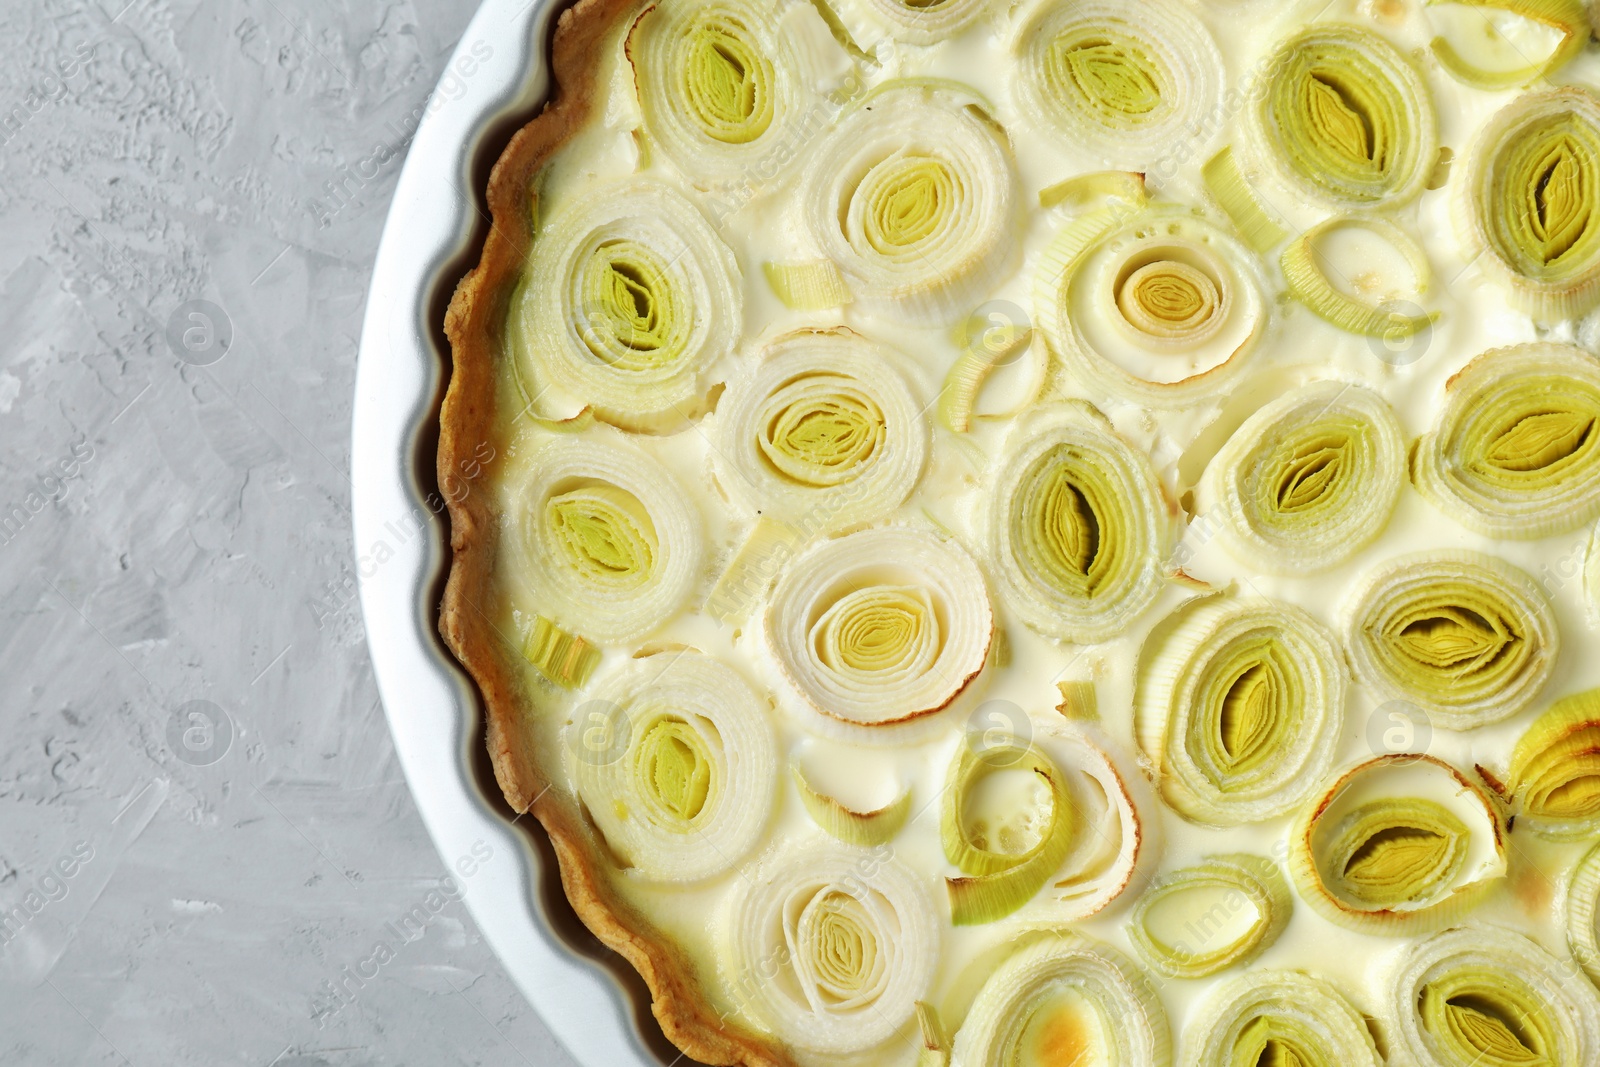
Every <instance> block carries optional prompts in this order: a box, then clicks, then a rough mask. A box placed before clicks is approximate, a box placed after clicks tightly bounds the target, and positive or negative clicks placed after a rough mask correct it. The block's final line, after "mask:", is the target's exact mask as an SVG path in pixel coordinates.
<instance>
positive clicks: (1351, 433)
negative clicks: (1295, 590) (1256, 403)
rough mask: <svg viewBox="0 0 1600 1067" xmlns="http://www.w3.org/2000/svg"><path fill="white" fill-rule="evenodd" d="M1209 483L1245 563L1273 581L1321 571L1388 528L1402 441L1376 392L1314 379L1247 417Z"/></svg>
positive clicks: (1399, 482) (1402, 463)
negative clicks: (1277, 576) (1273, 577)
mask: <svg viewBox="0 0 1600 1067" xmlns="http://www.w3.org/2000/svg"><path fill="white" fill-rule="evenodd" d="M1203 484H1204V485H1205V487H1206V489H1207V491H1208V493H1209V494H1210V496H1211V497H1212V499H1213V500H1215V502H1216V507H1217V511H1218V514H1219V515H1220V516H1221V518H1222V522H1223V527H1222V529H1223V531H1224V541H1223V544H1224V545H1225V546H1226V547H1227V548H1228V550H1229V551H1230V552H1231V553H1232V554H1233V555H1234V557H1235V558H1237V559H1238V560H1239V561H1240V562H1242V563H1249V564H1251V565H1253V566H1255V567H1258V568H1260V569H1262V570H1266V571H1270V572H1272V573H1276V574H1306V573H1313V572H1316V571H1323V570H1327V569H1328V568H1329V567H1333V566H1336V565H1337V564H1339V563H1342V562H1344V561H1345V560H1347V559H1349V558H1350V557H1351V556H1353V555H1355V554H1356V553H1357V552H1359V551H1361V550H1362V549H1363V548H1365V547H1367V545H1369V544H1371V543H1372V542H1373V541H1374V540H1376V539H1377V537H1378V535H1379V534H1381V533H1382V532H1383V530H1384V528H1385V527H1386V526H1387V525H1388V524H1389V518H1390V516H1391V515H1393V514H1394V509H1395V505H1396V504H1398V503H1399V501H1400V493H1401V491H1402V490H1403V489H1404V488H1405V484H1406V452H1405V441H1404V439H1403V437H1402V436H1401V431H1400V423H1399V421H1398V420H1397V419H1396V418H1395V415H1394V412H1393V411H1392V410H1391V409H1390V407H1389V405H1388V404H1387V403H1386V402H1385V401H1384V400H1383V398H1382V397H1380V396H1378V395H1377V394H1376V393H1374V392H1372V391H1371V390H1368V389H1365V388H1363V387H1361V386H1359V385H1349V384H1346V383H1343V382H1314V383H1312V384H1310V385H1307V386H1304V387H1302V388H1300V389H1296V390H1294V391H1293V392H1290V393H1288V394H1286V395H1284V396H1282V397H1279V398H1278V399H1277V400H1274V401H1272V402H1271V403H1269V404H1267V405H1266V406H1265V407H1263V408H1261V409H1260V410H1258V411H1257V412H1256V413H1255V414H1253V415H1251V416H1250V418H1248V419H1246V420H1245V422H1244V424H1243V425H1241V426H1240V427H1239V428H1238V429H1237V430H1236V431H1234V433H1233V436H1232V437H1230V438H1229V439H1228V442H1227V444H1225V445H1224V446H1223V447H1222V449H1221V450H1220V451H1218V452H1217V454H1216V456H1215V457H1213V458H1212V460H1211V463H1210V465H1209V466H1208V467H1207V469H1206V475H1205V480H1204V483H1203Z"/></svg>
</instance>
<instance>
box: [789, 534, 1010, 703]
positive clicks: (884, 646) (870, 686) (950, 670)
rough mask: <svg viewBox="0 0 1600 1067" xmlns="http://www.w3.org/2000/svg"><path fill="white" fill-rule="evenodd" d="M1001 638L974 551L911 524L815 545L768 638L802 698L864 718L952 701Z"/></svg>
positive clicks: (794, 571)
mask: <svg viewBox="0 0 1600 1067" xmlns="http://www.w3.org/2000/svg"><path fill="white" fill-rule="evenodd" d="M993 635H994V615H993V612H992V609H991V608H990V606H989V595H988V591H987V589H986V588H985V586H984V580H983V574H982V572H981V571H979V570H978V566H977V564H976V563H974V562H973V560H972V557H970V556H968V555H967V554H966V553H965V552H964V551H962V550H961V549H960V548H959V547H958V546H957V545H956V544H955V543H954V542H951V541H946V540H944V539H943V538H941V537H939V536H938V535H936V534H933V533H930V532H927V531H923V530H915V529H910V528H906V527H889V528H885V529H876V530H864V531H862V532H860V533H853V534H849V535H847V536H844V537H840V538H838V539H836V540H833V541H827V542H824V543H823V544H821V545H819V546H817V547H816V548H814V549H812V550H811V551H810V552H808V553H807V554H806V555H804V556H802V557H800V559H798V560H796V561H795V562H794V563H793V564H792V565H791V566H790V567H789V569H788V571H787V572H786V573H785V574H784V575H783V576H782V577H781V578H780V579H779V580H778V584H777V587H776V588H775V589H774V590H773V593H772V598H771V600H770V602H769V603H768V606H767V610H766V637H767V643H768V647H769V648H770V650H771V652H772V655H773V658H774V659H775V660H776V662H777V664H778V666H779V668H780V669H781V671H782V673H783V676H784V679H785V681H786V682H787V683H788V684H789V686H790V687H791V688H792V690H793V692H794V693H795V695H797V696H798V697H799V698H800V700H801V701H802V702H803V703H804V704H805V705H806V706H808V707H810V708H813V709H815V710H816V711H818V712H821V713H822V715H824V716H826V717H828V718H831V719H834V720H836V721H840V722H844V723H851V724H856V725H859V726H869V727H878V726H887V725H891V724H894V723H900V722H905V721H907V720H911V719H915V718H919V717H921V716H925V715H929V714H931V713H933V712H936V711H939V710H940V709H942V708H944V707H946V706H947V705H949V704H950V703H951V702H952V701H954V700H955V699H956V697H958V696H959V695H960V694H961V693H962V692H963V691H964V690H965V689H966V688H967V686H968V685H969V684H970V683H971V682H972V680H973V679H974V678H975V677H976V676H977V675H978V673H979V672H980V671H981V670H982V669H983V666H984V662H985V659H986V657H987V656H988V653H989V644H990V641H991V640H992V639H993Z"/></svg>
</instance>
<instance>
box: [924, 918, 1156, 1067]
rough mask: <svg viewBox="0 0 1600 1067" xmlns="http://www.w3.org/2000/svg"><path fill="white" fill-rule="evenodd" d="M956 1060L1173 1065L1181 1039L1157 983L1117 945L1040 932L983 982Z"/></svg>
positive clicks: (979, 1066) (973, 1063)
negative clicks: (1174, 1037) (1175, 1046)
mask: <svg viewBox="0 0 1600 1067" xmlns="http://www.w3.org/2000/svg"><path fill="white" fill-rule="evenodd" d="M950 1062H951V1064H952V1067H991V1065H993V1064H1047V1063H1049V1064H1055V1063H1064V1064H1076V1063H1084V1064H1088V1063H1092V1064H1095V1065H1096V1067H1102V1065H1103V1067H1169V1065H1170V1064H1171V1062H1172V1037H1171V1034H1170V1031H1169V1029H1168V1024H1167V1017H1166V1012H1165V1011H1163V1010H1162V1007H1161V1000H1160V998H1159V997H1157V996H1156V993H1155V990H1154V989H1153V988H1151V985H1150V980H1149V979H1148V978H1147V977H1146V976H1145V975H1144V973H1143V972H1142V971H1140V970H1139V968H1138V967H1137V966H1135V965H1134V963H1133V962H1132V961H1131V960H1129V959H1128V958H1127V957H1126V956H1124V955H1123V954H1122V953H1120V952H1118V951H1117V950H1116V949H1114V948H1112V947H1111V946H1110V945H1106V944H1102V943H1101V942H1099V941H1094V940H1092V939H1090V938H1087V937H1084V936H1083V935H1081V934H1078V933H1074V932H1072V931H1070V930H1065V929H1062V930H1035V931H1031V932H1030V933H1029V934H1028V935H1027V936H1025V937H1023V938H1021V939H1019V942H1018V947H1017V948H1016V950H1015V951H1013V952H1012V953H1011V954H1010V955H1009V956H1007V957H1006V958H1005V960H1004V962H1002V963H1000V965H999V966H998V967H996V968H995V969H994V972H993V973H992V974H990V975H989V976H988V978H987V980H986V981H985V982H984V983H983V987H982V988H981V989H980V990H979V991H978V995H977V997H976V999H975V1000H974V1001H973V1002H972V1008H971V1010H970V1011H968V1012H967V1017H966V1020H965V1021H964V1022H963V1023H962V1024H961V1028H960V1029H959V1030H958V1031H956V1039H955V1047H954V1049H953V1050H952V1054H951V1058H950Z"/></svg>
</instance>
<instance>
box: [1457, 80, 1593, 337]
mask: <svg viewBox="0 0 1600 1067" xmlns="http://www.w3.org/2000/svg"><path fill="white" fill-rule="evenodd" d="M1597 198H1600V97H1596V96H1595V94H1593V93H1591V92H1589V91H1588V90H1586V89H1580V88H1576V87H1566V88H1560V89H1547V90H1543V91H1540V92H1534V93H1528V94H1526V95H1524V96H1521V97H1518V98H1517V99H1516V100H1513V101H1512V102H1511V103H1509V104H1507V105H1506V106H1505V107H1504V108H1502V109H1501V110H1500V111H1499V112H1498V113H1496V114H1495V116H1494V117H1493V118H1492V119H1490V120H1489V122H1488V123H1487V124H1486V125H1485V126H1484V127H1483V129H1482V130H1480V131H1479V133H1478V135H1477V139H1476V140H1475V142H1474V144H1473V148H1472V151H1471V153H1470V155H1469V157H1468V161H1467V171H1466V174H1465V176H1464V180H1463V181H1462V182H1461V189H1460V193H1459V195H1458V197H1457V199H1456V208H1457V213H1456V218H1457V229H1458V230H1459V231H1460V234H1461V239H1462V243H1463V245H1465V246H1466V249H1465V250H1466V254H1467V255H1468V256H1469V257H1473V258H1474V259H1476V258H1478V257H1480V256H1481V257H1482V258H1481V260H1480V261H1481V262H1482V263H1483V264H1484V265H1485V267H1486V269H1487V270H1488V272H1489V273H1490V275H1491V276H1492V277H1494V278H1495V279H1496V281H1498V282H1499V284H1500V285H1501V286H1502V287H1504V288H1505V290H1506V295H1507V299H1508V300H1509V301H1510V303H1511V305H1512V306H1513V307H1515V308H1516V309H1517V310H1519V311H1522V312H1525V313H1527V314H1528V315H1531V316H1533V318H1534V319H1536V320H1537V321H1540V322H1559V321H1562V320H1565V319H1573V318H1577V317H1579V316H1581V315H1583V314H1585V313H1586V312H1588V311H1590V310H1591V309H1593V308H1594V307H1595V305H1596V304H1600V210H1597ZM1485 252H1487V253H1488V254H1487V255H1483V253H1485Z"/></svg>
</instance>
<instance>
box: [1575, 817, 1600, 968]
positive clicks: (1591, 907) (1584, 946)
mask: <svg viewBox="0 0 1600 1067" xmlns="http://www.w3.org/2000/svg"><path fill="white" fill-rule="evenodd" d="M1567 944H1568V945H1569V946H1570V947H1571V948H1572V956H1573V958H1574V959H1576V960H1577V961H1578V964H1579V965H1580V966H1581V967H1582V968H1583V970H1584V973H1585V974H1587V975H1588V976H1589V980H1590V981H1591V982H1593V983H1594V984H1595V985H1597V986H1600V843H1597V844H1596V845H1595V847H1594V848H1591V849H1590V850H1589V851H1588V853H1587V854H1586V855H1585V856H1584V857H1583V859H1582V860H1580V861H1579V862H1578V866H1577V867H1575V868H1573V871H1572V877H1571V879H1570V880H1569V881H1568V882H1567Z"/></svg>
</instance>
